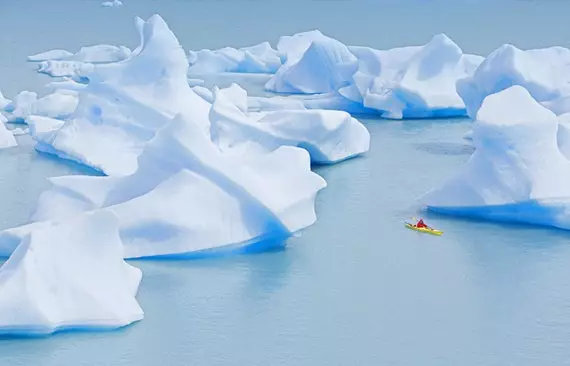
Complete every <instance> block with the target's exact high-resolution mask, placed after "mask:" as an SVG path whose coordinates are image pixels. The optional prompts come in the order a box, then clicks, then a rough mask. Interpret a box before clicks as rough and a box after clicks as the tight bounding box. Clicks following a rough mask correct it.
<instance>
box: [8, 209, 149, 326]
mask: <svg viewBox="0 0 570 366" xmlns="http://www.w3.org/2000/svg"><path fill="white" fill-rule="evenodd" d="M122 249H123V248H122V245H121V241H120V239H119V235H118V226H117V218H116V216H115V215H113V214H112V213H110V212H108V211H99V212H96V213H91V214H85V215H82V216H80V217H79V218H76V219H73V220H70V221H68V222H66V223H62V224H58V225H54V226H52V227H45V228H42V229H38V230H36V231H34V232H32V233H30V234H29V235H27V236H26V237H25V238H24V239H23V240H22V243H21V244H20V245H19V246H18V247H17V249H16V250H15V251H14V253H13V255H12V256H11V257H10V258H9V259H8V261H6V263H4V265H3V266H2V267H1V268H0V334H3V335H7V334H10V335H13V334H17V335H46V334H50V333H54V332H57V331H63V330H102V329H114V328H119V327H122V326H125V325H128V324H131V323H133V322H135V321H138V320H140V319H142V318H143V311H142V309H141V308H140V306H139V304H138V303H137V301H136V299H135V296H136V294H137V291H138V287H139V284H140V281H141V278H142V273H141V271H140V270H139V269H138V268H135V267H132V266H130V265H129V264H127V263H125V261H124V260H123V258H122V254H123V253H122Z"/></svg>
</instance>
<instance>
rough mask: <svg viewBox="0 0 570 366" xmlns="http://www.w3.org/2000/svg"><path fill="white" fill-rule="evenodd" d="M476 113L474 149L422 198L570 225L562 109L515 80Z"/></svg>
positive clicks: (445, 209)
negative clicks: (539, 99)
mask: <svg viewBox="0 0 570 366" xmlns="http://www.w3.org/2000/svg"><path fill="white" fill-rule="evenodd" d="M476 119H477V120H476V122H475V123H474V125H473V143H474V145H475V148H476V150H475V152H474V154H473V155H472V156H471V158H470V159H469V161H468V162H467V164H466V165H465V167H464V168H463V169H461V171H460V172H459V173H458V174H457V175H456V176H455V177H454V178H452V179H450V180H449V181H448V182H447V183H445V184H444V185H443V186H442V187H441V188H437V189H435V190H433V191H431V192H429V193H427V194H426V195H425V196H424V197H422V198H421V202H422V203H424V204H425V205H426V206H427V208H428V209H429V210H432V211H435V212H440V213H445V214H451V215H461V216H471V217H480V218H485V219H489V220H497V221H511V222H523V223H531V224H540V225H547V226H555V227H559V228H564V229H570V214H569V212H570V161H569V160H568V159H567V158H566V157H565V156H564V155H563V154H562V152H561V150H560V147H559V141H558V129H559V120H558V119H557V117H556V115H555V114H554V113H552V112H551V111H549V110H548V109H546V108H544V107H543V106H541V105H540V104H539V103H538V102H537V101H536V100H535V99H533V97H532V96H531V94H530V93H529V92H528V91H527V90H526V89H525V88H523V87H522V86H512V87H510V88H507V89H505V90H503V91H501V92H499V93H496V94H492V95H489V96H488V97H487V98H485V100H484V101H483V103H482V105H481V108H480V109H479V110H478V112H477V118H476Z"/></svg>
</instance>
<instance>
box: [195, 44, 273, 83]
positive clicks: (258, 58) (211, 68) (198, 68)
mask: <svg viewBox="0 0 570 366" xmlns="http://www.w3.org/2000/svg"><path fill="white" fill-rule="evenodd" d="M188 61H189V63H190V68H189V69H188V73H189V74H190V75H202V74H214V73H223V72H237V73H264V74H273V73H275V72H276V71H277V69H278V68H279V67H280V66H281V63H282V59H281V55H280V54H279V52H278V51H276V50H274V49H273V48H272V47H271V45H270V44H269V43H268V42H263V43H260V44H257V45H255V46H250V47H243V48H238V49H236V48H232V47H224V48H221V49H219V50H213V51H212V50H208V49H204V50H200V51H188Z"/></svg>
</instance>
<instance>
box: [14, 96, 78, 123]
mask: <svg viewBox="0 0 570 366" xmlns="http://www.w3.org/2000/svg"><path fill="white" fill-rule="evenodd" d="M76 106H77V93H75V92H73V91H69V90H56V91H55V92H54V93H52V94H48V95H46V96H44V97H42V98H40V99H37V94H36V93H34V92H28V91H23V92H21V93H20V94H18V95H17V96H16V98H15V99H14V101H13V102H12V103H10V104H9V105H7V106H6V107H5V110H7V111H8V116H7V117H8V121H9V122H16V123H24V122H26V120H27V119H28V117H29V116H30V115H38V116H45V117H50V118H57V119H64V118H67V117H69V116H70V115H71V114H72V113H73V111H74V110H75V108H76Z"/></svg>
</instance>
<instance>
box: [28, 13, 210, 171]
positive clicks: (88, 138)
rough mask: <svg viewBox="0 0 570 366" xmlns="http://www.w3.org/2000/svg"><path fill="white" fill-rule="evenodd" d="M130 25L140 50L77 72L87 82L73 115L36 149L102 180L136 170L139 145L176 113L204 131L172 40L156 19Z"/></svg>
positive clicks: (201, 111) (202, 110)
mask: <svg viewBox="0 0 570 366" xmlns="http://www.w3.org/2000/svg"><path fill="white" fill-rule="evenodd" d="M136 24H137V28H138V30H139V32H140V35H141V45H140V46H139V47H138V48H137V49H136V50H135V51H133V55H132V57H130V58H129V59H127V60H124V61H122V62H117V63H112V64H99V65H94V64H90V65H89V66H86V67H83V68H82V69H81V74H80V76H81V77H85V78H87V79H89V83H88V84H87V85H80V86H78V87H80V90H79V104H78V106H77V108H76V110H75V112H74V114H73V115H72V116H71V117H70V118H69V119H68V121H67V122H66V124H65V125H64V126H63V127H61V129H59V130H58V131H57V133H54V134H53V135H52V136H51V137H50V138H44V139H42V142H41V143H38V144H37V145H36V149H37V150H40V151H43V152H47V153H51V154H55V155H57V156H59V157H62V158H65V159H72V160H75V161H77V162H80V163H83V164H85V165H88V166H91V167H93V168H95V169H98V170H100V171H102V172H104V173H105V174H108V175H128V174H131V173H133V172H134V171H135V170H136V167H137V157H138V156H139V155H140V153H141V151H142V149H143V147H144V144H145V143H146V142H147V141H149V140H150V139H151V138H152V137H153V136H154V134H155V132H156V131H157V130H158V129H159V128H160V127H162V126H164V125H165V124H166V123H168V122H169V121H170V120H171V119H172V118H173V117H174V116H175V115H177V114H178V113H181V112H184V113H185V114H186V115H191V116H192V118H193V120H194V122H195V123H197V124H198V125H200V126H202V129H203V130H204V131H208V130H209V121H208V112H209V109H210V104H209V103H207V102H206V101H205V100H203V99H202V98H201V97H199V96H198V95H196V93H194V92H193V91H192V89H191V88H190V87H189V85H188V83H187V81H186V74H187V70H188V61H187V59H186V55H185V54H184V50H183V49H182V47H181V46H180V44H179V43H178V40H177V39H176V36H175V35H174V34H173V33H172V31H171V30H170V29H169V28H168V26H167V25H166V23H165V22H164V20H163V19H162V18H161V17H160V16H158V15H154V16H152V17H151V18H149V20H148V21H147V22H144V21H142V19H140V18H137V19H136ZM64 85H65V84H64ZM65 87H71V86H69V85H66V86H65ZM101 141H105V143H104V144H102V143H100V142H101Z"/></svg>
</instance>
